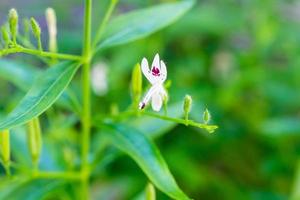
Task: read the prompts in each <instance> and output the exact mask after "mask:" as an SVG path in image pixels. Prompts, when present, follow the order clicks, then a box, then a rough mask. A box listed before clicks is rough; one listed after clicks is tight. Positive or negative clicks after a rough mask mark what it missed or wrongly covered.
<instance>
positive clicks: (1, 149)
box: [0, 130, 10, 166]
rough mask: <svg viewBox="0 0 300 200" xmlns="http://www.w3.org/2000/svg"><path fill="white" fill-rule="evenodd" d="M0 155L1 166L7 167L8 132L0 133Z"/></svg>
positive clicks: (8, 152) (8, 158)
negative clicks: (0, 159)
mask: <svg viewBox="0 0 300 200" xmlns="http://www.w3.org/2000/svg"><path fill="white" fill-rule="evenodd" d="M0 153H1V158H2V161H3V164H4V165H6V166H8V165H9V162H10V137H9V130H4V131H0Z"/></svg>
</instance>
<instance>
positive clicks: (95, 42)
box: [93, 0, 118, 48]
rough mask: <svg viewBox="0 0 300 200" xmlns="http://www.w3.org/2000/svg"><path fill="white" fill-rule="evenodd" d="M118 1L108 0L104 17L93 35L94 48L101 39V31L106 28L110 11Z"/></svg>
mask: <svg viewBox="0 0 300 200" xmlns="http://www.w3.org/2000/svg"><path fill="white" fill-rule="evenodd" d="M117 3H118V0H110V4H109V7H108V9H107V11H106V13H105V15H104V18H103V20H102V22H101V24H100V25H99V27H98V30H97V33H96V35H95V38H94V41H93V48H95V46H96V45H97V43H98V42H99V41H100V40H101V37H102V36H103V32H104V30H105V28H106V25H107V23H108V20H109V18H110V16H111V14H112V12H113V11H114V9H115V7H116V4H117Z"/></svg>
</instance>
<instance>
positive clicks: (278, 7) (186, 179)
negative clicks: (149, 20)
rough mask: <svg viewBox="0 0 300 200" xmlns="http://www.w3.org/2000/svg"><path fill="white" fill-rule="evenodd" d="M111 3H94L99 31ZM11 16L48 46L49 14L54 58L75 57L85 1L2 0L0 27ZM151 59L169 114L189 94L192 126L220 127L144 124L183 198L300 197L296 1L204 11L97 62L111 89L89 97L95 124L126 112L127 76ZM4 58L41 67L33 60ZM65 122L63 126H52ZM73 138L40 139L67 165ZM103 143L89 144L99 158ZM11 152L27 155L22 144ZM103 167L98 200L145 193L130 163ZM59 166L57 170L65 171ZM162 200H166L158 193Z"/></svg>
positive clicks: (200, 7)
mask: <svg viewBox="0 0 300 200" xmlns="http://www.w3.org/2000/svg"><path fill="white" fill-rule="evenodd" d="M162 2H167V1H163V0H160V1H158V0H155V1H154V0H147V1H139V0H120V2H119V4H118V7H117V9H116V10H115V12H114V15H119V14H121V13H123V12H127V11H130V10H133V9H139V8H143V7H147V6H151V5H154V4H158V3H162ZM107 3H108V1H107V0H105V1H95V6H93V8H94V18H93V19H94V21H93V23H94V25H98V24H99V23H100V22H101V19H102V15H103V12H104V9H106V6H107V5H108V4H107ZM11 7H15V8H16V9H17V10H18V12H19V15H20V17H30V16H34V17H35V18H36V19H37V20H38V21H39V23H40V24H41V27H42V29H43V36H44V37H43V38H44V43H45V45H46V39H47V28H46V23H45V17H44V10H45V9H46V8H47V7H53V8H54V9H55V10H56V12H57V16H58V40H59V51H60V52H68V53H78V54H79V53H80V51H81V41H82V32H81V29H82V15H83V5H82V1H79V0H63V1H62V0H52V1H50V0H43V1H40V0H26V1H17V0H1V2H0V21H1V22H3V21H5V20H6V15H7V12H8V10H9V9H10V8H11ZM158 14H159V13H158ZM157 52H158V53H159V54H160V56H161V58H162V59H163V60H165V61H166V63H167V67H168V79H169V80H171V87H170V89H169V94H170V102H169V105H170V107H171V106H172V109H175V110H177V112H178V113H180V112H181V109H182V107H181V104H182V101H183V97H184V95H185V94H190V95H191V96H192V97H193V100H194V101H193V110H192V118H193V119H195V120H197V121H201V120H202V113H203V110H204V109H205V108H208V109H209V110H210V112H211V114H212V122H211V123H213V124H217V125H218V126H219V129H218V130H217V131H216V132H215V133H213V134H208V133H207V132H205V131H202V130H199V129H196V128H193V127H185V126H183V125H175V124H172V123H165V122H161V121H159V122H156V121H153V122H155V123H158V124H149V123H144V126H145V127H144V128H145V130H147V128H148V129H150V128H151V127H153V126H156V127H155V128H156V129H155V130H154V131H156V132H157V137H156V139H155V142H156V144H157V145H158V147H159V148H160V150H161V152H162V154H163V156H164V157H165V159H166V161H167V163H168V164H169V167H170V169H171V171H172V172H173V174H174V176H175V178H176V180H177V181H178V183H179V185H180V186H181V187H182V188H183V190H184V191H185V192H186V193H187V194H189V195H190V196H191V197H193V198H194V199H216V200H217V199H228V200H229V199H230V200H232V199H239V200H242V199H264V200H268V199H270V200H277V199H278V200H284V199H292V195H293V194H294V195H295V193H296V192H297V191H299V190H300V181H299V182H298V184H297V182H296V174H297V170H298V171H299V170H300V165H299V164H298V163H299V162H298V161H299V158H300V123H299V122H300V57H299V54H300V1H297V0H294V1H293V0H289V1H283V0H264V1H262V0H223V1H222V0H201V1H200V0H199V1H198V2H197V4H196V5H195V7H194V8H193V9H192V10H191V11H189V12H188V13H187V14H186V15H185V16H184V17H183V18H181V19H180V20H179V21H177V22H176V23H175V24H173V25H171V26H169V27H168V28H166V29H164V30H162V31H159V32H158V33H156V34H154V35H152V36H150V37H148V38H146V39H142V40H139V41H137V42H134V43H131V44H129V45H123V46H118V47H116V48H113V49H110V50H107V51H103V52H101V53H100V54H99V55H97V58H96V59H95V61H94V62H95V64H97V65H101V66H102V68H105V70H104V72H105V73H107V76H105V77H104V79H106V81H107V84H106V85H105V86H103V90H102V91H101V92H98V95H97V94H96V93H95V94H94V96H93V107H94V109H93V110H94V111H95V113H96V114H100V115H104V114H105V113H107V112H109V111H110V108H111V105H118V106H119V109H120V110H124V109H125V108H126V107H127V106H128V105H129V104H130V102H131V97H130V90H129V86H130V76H131V71H132V69H133V66H134V65H135V64H136V63H137V62H139V61H141V59H142V58H143V57H144V56H145V57H147V58H148V59H150V60H152V58H153V56H154V55H155V54H156V53H157ZM11 58H12V59H18V60H20V61H23V62H27V63H30V64H35V65H36V66H40V63H39V61H35V60H33V59H32V57H30V56H11ZM144 80H145V79H144ZM147 85H148V83H147V82H146V80H145V81H144V86H147ZM0 89H1V92H0V97H1V98H0V108H1V109H2V111H3V110H8V109H9V108H11V107H13V106H14V105H15V103H16V102H17V101H18V99H20V97H22V95H23V93H20V92H19V91H18V90H17V89H15V88H14V87H13V86H11V85H10V84H8V83H6V82H5V81H3V80H1V79H0ZM12 91H13V92H12ZM8 94H10V95H8ZM8 102H9V103H8ZM8 104H9V105H8ZM174 105H175V106H174ZM7 106H8V107H7ZM62 120H64V117H63V116H61V118H57V122H55V123H62V122H63V121H62ZM136 123H137V122H136ZM140 123H142V122H140ZM45 124H46V125H49V124H47V123H45ZM69 131H70V132H71V133H69V134H70V135H72V137H70V135H68V137H67V136H63V135H62V134H59V133H53V134H52V135H51V134H50V132H51V131H49V134H48V136H47V137H46V139H45V140H49V141H48V143H49V145H48V146H49V148H50V149H51V148H53V149H55V147H56V148H57V146H58V144H59V145H60V147H61V150H62V151H63V152H64V154H66V155H69V154H68V148H69V147H68V146H70V144H71V143H72V141H74V140H76V135H75V136H74V133H72V130H69ZM152 131H153V130H152ZM52 132H55V131H52ZM73 132H74V130H73ZM18 137H19V136H18ZM96 138H97V137H96ZM17 141H18V139H17ZM46 143H47V142H46ZM99 143H100V141H98V140H97V139H95V140H94V146H95V148H96V147H97V146H98V145H100V144H99ZM51 145H52V146H51ZM18 148H19V149H25V150H24V152H26V151H27V150H26V146H24V144H23V146H22V144H21V143H20V144H19V146H18ZM66 149H67V150H66ZM74 149H76V147H74ZM71 150H72V149H71ZM52 151H54V150H51V152H52ZM65 151H67V153H65ZM16 154H18V152H16ZM19 154H21V153H20V152H19ZM43 155H45V154H43ZM15 157H18V155H15ZM19 157H21V155H20V156H19ZM54 157H61V156H60V155H59V156H54ZM104 157H105V156H104ZM23 160H26V158H24V159H23ZM46 160H47V158H46ZM103 160H104V162H106V163H107V164H105V167H103V168H102V167H99V168H97V170H96V171H95V176H94V178H93V180H92V183H93V184H92V188H91V193H92V196H93V198H94V199H105V200H106V199H108V200H110V199H111V200H117V199H120V200H122V199H135V198H136V197H137V196H138V195H139V193H140V192H141V191H142V190H143V188H144V186H145V184H146V182H147V179H146V177H145V176H144V175H143V173H142V172H141V170H140V169H139V168H138V167H137V165H136V164H135V163H134V162H133V161H132V160H131V159H130V158H129V157H127V156H125V155H120V156H118V157H117V158H116V159H114V160H113V161H111V160H110V158H109V157H108V158H107V159H106V158H105V159H103ZM24 162H26V161H24ZM57 162H58V163H59V164H58V166H60V167H58V168H61V166H63V165H65V164H61V163H64V162H63V161H57ZM54 163H55V162H54ZM50 164H51V162H50ZM50 164H49V160H47V161H46V164H45V166H46V167H45V168H51V166H49V165H50ZM52 164H53V163H52ZM53 165H54V164H53ZM101 166H102V165H101ZM54 168H55V167H54ZM299 174H300V172H299ZM54 182H55V181H54ZM47 184H49V185H50V186H51V187H53V188H56V189H55V191H58V193H59V194H61V196H57V195H55V196H53V199H76V197H75V196H74V194H73V193H74V190H76V187H75V189H74V187H73V186H72V185H71V184H69V185H68V183H64V184H62V183H55V184H56V186H57V185H58V186H60V185H59V184H62V185H63V186H61V187H54V186H53V185H55V184H54V183H53V182H52V183H51V182H49V183H48V182H47ZM41 185H45V183H44V182H42V181H40V182H36V183H34V184H33V185H32V186H30V187H25V186H24V187H23V189H20V190H19V192H20V194H21V193H22V192H23V193H25V194H27V195H28V194H31V192H32V193H35V192H37V190H39V189H40V187H41ZM50 186H49V187H48V188H51V187H50ZM53 190H54V189H53ZM49 191H51V189H49ZM58 193H56V194H58ZM72 195H73V196H72ZM28 196H30V195H28ZM23 197H24V196H23ZM43 198H45V199H47V198H48V199H52V196H51V195H48V197H43ZM33 199H35V198H33ZM158 199H168V198H167V197H166V196H164V195H163V194H161V193H158ZM294 199H295V200H297V199H300V196H298V197H296V196H294Z"/></svg>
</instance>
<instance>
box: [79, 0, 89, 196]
mask: <svg viewBox="0 0 300 200" xmlns="http://www.w3.org/2000/svg"><path fill="white" fill-rule="evenodd" d="M91 16H92V0H85V12H84V35H83V52H82V57H83V60H84V64H83V69H82V97H83V110H82V119H81V120H82V122H81V123H82V152H81V153H82V154H81V160H82V168H81V176H82V177H81V178H82V179H81V195H82V196H81V198H82V199H89V192H88V191H89V177H90V172H89V162H88V154H89V148H90V132H91V130H90V129H91V124H90V122H91V105H90V64H91Z"/></svg>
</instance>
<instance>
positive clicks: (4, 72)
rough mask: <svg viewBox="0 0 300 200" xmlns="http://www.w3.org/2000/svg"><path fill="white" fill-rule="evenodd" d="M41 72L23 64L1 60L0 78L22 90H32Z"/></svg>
mask: <svg viewBox="0 0 300 200" xmlns="http://www.w3.org/2000/svg"><path fill="white" fill-rule="evenodd" d="M39 72H40V71H39V70H37V69H34V68H32V67H30V66H27V65H25V64H23V63H18V62H15V61H10V60H6V59H0V78H1V79H4V80H8V81H9V82H11V83H13V84H14V85H16V86H17V87H18V88H20V89H22V90H27V89H28V88H30V86H31V85H32V83H33V81H34V78H35V77H36V76H38V74H39Z"/></svg>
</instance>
